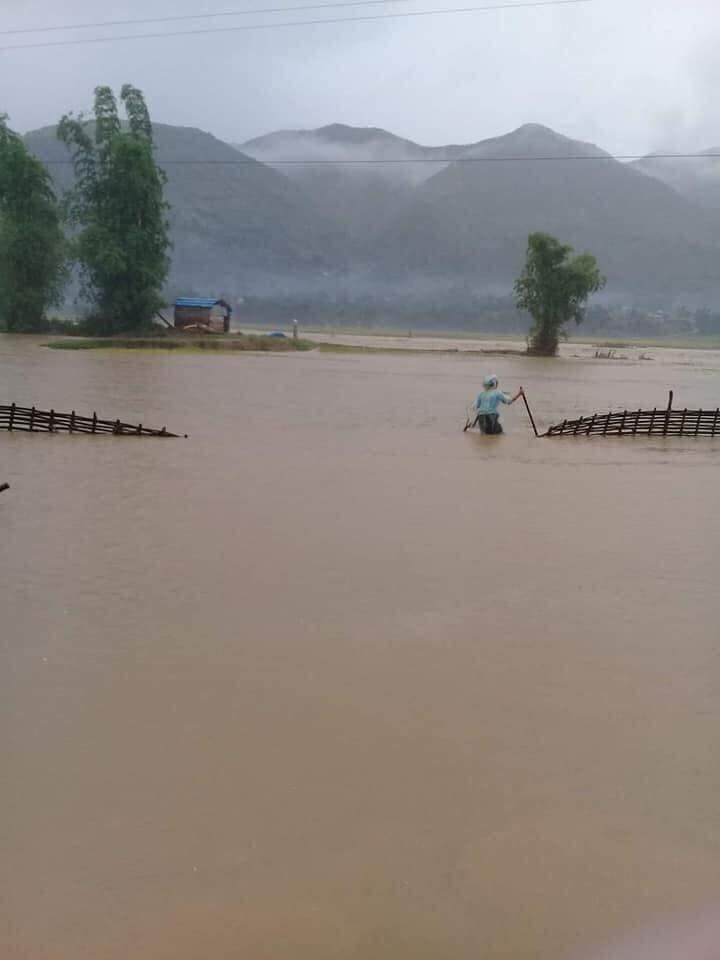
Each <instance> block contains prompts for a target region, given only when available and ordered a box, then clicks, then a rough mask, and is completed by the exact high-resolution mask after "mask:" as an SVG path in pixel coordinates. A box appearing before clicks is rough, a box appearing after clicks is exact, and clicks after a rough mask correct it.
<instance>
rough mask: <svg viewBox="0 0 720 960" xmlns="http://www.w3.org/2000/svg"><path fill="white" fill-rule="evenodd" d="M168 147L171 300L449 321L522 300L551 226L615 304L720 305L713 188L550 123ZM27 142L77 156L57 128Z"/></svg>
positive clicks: (172, 130)
mask: <svg viewBox="0 0 720 960" xmlns="http://www.w3.org/2000/svg"><path fill="white" fill-rule="evenodd" d="M155 137H156V144H157V156H158V160H159V162H160V163H161V165H164V166H165V169H166V172H167V175H168V186H167V199H168V201H169V203H170V204H171V208H172V209H171V211H170V214H169V220H170V225H171V236H172V240H173V244H174V250H173V267H172V272H171V277H170V292H171V293H176V292H183V293H188V294H189V293H205V292H218V293H223V294H224V295H228V296H246V295H257V296H284V297H290V298H292V296H297V297H299V298H304V301H305V302H306V303H312V302H315V301H317V300H318V298H320V299H322V300H323V301H324V302H326V303H327V302H329V301H333V300H337V301H338V302H339V301H345V302H347V301H352V302H361V301H363V299H364V298H365V299H367V300H374V301H383V302H388V303H390V302H391V301H392V300H393V299H394V300H395V301H396V302H399V301H400V300H401V299H404V300H406V301H407V302H411V301H412V302H422V300H423V298H434V300H435V302H436V304H438V305H439V306H438V308H437V309H438V310H440V312H442V303H443V297H444V296H446V294H445V292H446V291H449V290H453V291H455V292H457V291H461V293H460V294H459V296H461V297H466V298H468V302H470V300H473V302H475V300H476V299H477V298H478V297H481V296H483V295H485V294H487V295H489V296H490V295H496V296H507V295H509V293H510V290H511V284H512V281H513V279H514V278H515V277H516V276H517V274H518V272H519V270H520V269H521V267H522V263H523V259H524V253H525V248H526V244H527V235H528V233H530V232H531V231H533V230H544V231H547V232H550V233H554V234H556V235H557V236H558V237H560V238H561V239H562V240H563V241H565V242H568V243H571V244H573V245H574V246H575V247H576V248H577V249H578V250H585V249H587V250H589V251H590V252H592V253H594V254H595V255H596V256H597V258H598V260H599V263H600V266H601V269H602V270H603V272H604V273H605V274H607V277H608V286H607V289H606V291H605V297H606V298H607V299H610V300H612V299H614V300H617V301H620V300H624V301H625V302H634V301H636V300H637V299H638V298H645V300H648V298H649V299H650V300H653V301H654V302H656V303H658V304H663V303H670V302H673V303H678V302H688V303H695V304H698V305H708V306H712V307H715V306H716V303H717V300H716V298H717V297H718V294H719V292H720V210H718V209H715V208H714V207H713V203H712V202H711V201H710V200H705V199H702V198H703V196H704V194H702V191H700V192H699V193H698V192H696V193H693V189H694V187H692V185H687V184H685V185H680V186H678V185H677V184H675V183H671V184H670V185H669V181H670V179H671V178H670V174H669V173H668V172H667V170H666V169H665V168H663V171H662V173H663V178H660V177H659V176H658V171H657V170H655V169H652V170H651V168H653V167H654V163H653V161H652V158H648V159H647V162H646V161H642V162H641V163H639V164H623V163H620V162H618V161H616V160H614V159H613V158H612V157H611V156H610V155H609V154H607V153H605V152H604V151H603V150H601V149H600V148H599V147H596V146H595V145H593V144H590V143H584V142H582V141H576V140H572V139H569V138H567V137H564V136H562V135H560V134H558V133H556V132H555V131H553V130H550V129H549V128H547V127H544V126H541V125H539V124H526V125H524V126H522V127H520V128H518V129H517V130H515V131H513V132H511V133H508V134H506V135H504V136H501V137H495V138H492V139H489V140H484V141H480V142H477V143H471V144H450V145H447V146H434V147H427V146H423V145H421V144H417V143H414V142H413V141H411V140H407V139H403V138H401V137H398V136H395V135H394V134H392V133H390V132H388V131H385V130H381V129H379V128H355V127H349V126H345V125H342V124H333V125H331V126H328V127H322V128H320V129H318V130H296V131H293V130H282V131H277V132H274V133H270V134H268V135H266V136H263V137H258V138H255V139H254V140H251V141H248V142H247V143H245V144H241V145H240V146H239V147H237V146H232V145H230V144H227V143H224V142H222V141H220V140H218V139H216V138H215V137H213V136H212V135H210V134H208V133H204V132H203V131H200V130H196V129H191V128H186V127H173V126H168V125H165V124H156V125H155ZM26 142H27V143H28V145H29V146H30V148H31V149H32V150H33V152H34V153H35V154H36V155H37V156H39V157H41V158H42V159H46V160H62V159H65V160H66V159H67V156H68V155H67V152H66V149H65V147H64V146H63V145H62V144H60V143H59V142H58V141H57V140H56V137H55V128H50V127H48V128H44V129H42V130H38V131H35V132H33V133H31V134H28V135H27V137H26ZM239 150H240V151H241V152H238V151H239ZM287 160H291V161H296V162H293V163H283V162H282V161H287ZM318 161H320V162H318ZM334 161H344V162H342V163H336V162H334ZM716 162H717V161H714V160H712V159H710V158H709V160H708V164H709V168H708V173H707V178H706V179H707V180H708V182H709V183H711V184H712V183H714V180H713V176H714V171H715V167H714V164H715V163H716ZM50 169H51V171H52V173H53V176H54V177H55V180H56V183H57V185H58V187H60V188H64V187H67V186H68V185H69V184H70V183H71V182H72V168H71V167H70V166H69V165H68V164H64V165H62V164H61V165H52V166H51V167H50ZM651 172H652V175H649V174H650V173H651ZM673 175H674V174H673ZM662 179H665V180H667V181H668V182H662ZM473 298H474V299H473ZM447 302H448V303H449V302H450V300H449V299H448V301H447ZM388 309H389V310H391V309H392V308H391V307H390V306H389V307H388ZM451 321H452V318H451V317H450V316H449V317H448V322H451Z"/></svg>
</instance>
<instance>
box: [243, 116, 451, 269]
mask: <svg viewBox="0 0 720 960" xmlns="http://www.w3.org/2000/svg"><path fill="white" fill-rule="evenodd" d="M238 149H240V150H242V151H243V152H244V153H246V154H249V155H250V156H251V157H255V158H256V159H257V160H262V161H263V162H264V163H267V164H269V165H270V166H273V165H274V166H275V169H276V170H278V171H279V172H281V173H283V174H284V175H285V176H286V177H288V178H290V179H291V180H294V181H295V182H296V183H298V184H300V185H301V186H302V187H303V189H304V191H305V192H306V193H307V195H308V196H310V197H311V198H312V200H313V202H314V204H315V206H316V208H317V209H318V210H319V211H321V212H322V213H323V215H324V216H325V217H327V218H328V219H331V220H333V221H334V222H335V223H336V224H337V225H338V226H340V227H341V228H342V229H343V231H344V232H345V234H346V235H347V236H348V238H349V239H351V240H353V241H355V242H356V252H357V242H358V241H359V242H360V244H361V245H362V244H363V243H367V241H368V238H370V237H372V236H374V235H375V234H377V233H378V232H379V231H380V230H382V228H383V227H384V226H385V225H386V223H387V222H388V220H389V219H390V218H391V217H392V215H393V214H394V213H396V212H397V211H398V210H399V209H400V208H401V206H402V204H403V202H404V201H405V200H406V199H407V198H408V197H409V196H410V195H411V194H412V191H413V188H414V187H415V186H417V184H419V183H422V182H423V181H424V180H427V179H428V178H429V177H431V176H432V175H433V174H434V173H437V171H438V170H441V169H443V166H444V165H445V163H444V161H448V160H451V159H453V158H455V157H458V156H460V154H462V153H463V152H464V151H465V150H466V149H467V147H465V146H446V147H424V146H421V145H420V144H418V143H414V142H413V141H412V140H404V139H403V138H401V137H397V136H395V134H392V133H389V132H388V131H387V130H381V129H380V128H378V127H349V126H345V125H344V124H341V123H334V124H331V125H330V126H326V127H320V128H319V129H317V130H278V131H276V132H275V133H270V134H267V135H266V136H263V137H257V138H255V139H254V140H248V141H247V142H246V143H243V144H240V145H239V146H238ZM282 161H292V162H290V163H287V162H285V163H283V162H282ZM302 161H307V162H302Z"/></svg>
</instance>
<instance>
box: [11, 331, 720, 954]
mask: <svg viewBox="0 0 720 960" xmlns="http://www.w3.org/2000/svg"><path fill="white" fill-rule="evenodd" d="M648 352H649V353H651V354H652V355H653V356H654V357H655V359H654V360H653V361H647V362H630V361H627V362H609V361H599V362H598V361H584V360H577V359H575V360H573V359H560V360H557V361H533V360H528V359H522V358H512V359H507V358H501V357H493V358H492V359H491V361H490V363H488V362H487V361H485V360H483V358H480V357H477V356H462V355H458V356H432V355H427V356H426V355H422V356H410V355H405V356H398V355H395V356H393V355H357V356H350V355H343V356H340V355H332V354H318V353H311V354H303V355H296V356H280V355H274V356H249V355H235V356H233V355H222V356H205V355H202V354H197V355H195V354H193V355H184V356H179V355H174V354H172V355H171V354H161V353H152V354H151V353H147V354H146V353H142V354H140V353H132V352H128V353H124V352H119V351H117V352H111V351H108V352H76V353H71V352H68V353H61V352H54V351H49V350H45V349H43V348H41V347H40V346H39V345H38V344H37V343H36V342H34V341H33V340H27V339H18V338H11V337H3V338H0V382H1V383H2V388H1V392H2V396H3V398H4V399H3V401H2V402H10V401H11V400H17V401H18V402H25V403H35V404H37V405H38V406H47V407H50V406H54V407H55V408H56V409H58V410H70V409H72V408H75V409H76V410H77V411H78V412H87V411H89V412H92V411H93V410H97V412H98V415H100V416H108V417H113V418H114V417H121V418H123V419H125V420H130V421H132V420H137V421H142V422H143V423H144V424H146V425H149V426H158V427H159V426H163V425H167V427H168V428H169V429H171V430H172V429H176V430H179V431H180V432H183V433H185V432H186V433H188V434H189V439H187V440H153V439H136V438H93V437H68V436H48V435H35V436H28V435H22V436H20V435H0V465H1V467H0V480H6V481H9V482H10V483H11V485H12V486H11V490H10V491H7V492H5V493H4V494H2V495H1V497H0V610H1V611H2V613H1V616H2V626H1V628H0V629H1V634H2V647H1V652H2V667H1V669H0V711H2V718H1V720H2V722H1V725H0V751H1V763H2V773H3V787H2V794H1V796H2V799H1V800H0V833H1V835H2V842H1V849H2V856H1V857H0V910H1V911H2V922H1V925H0V948H1V949H0V954H1V955H2V957H3V958H7V960H20V958H22V960H120V958H128V957H133V958H147V960H197V958H200V957H202V958H207V960H230V958H233V960H234V958H238V957H243V958H244V957H247V958H252V960H255V958H258V960H263V958H266V960H305V958H307V960H331V958H332V960H345V958H347V960H350V958H352V960H366V958H368V960H369V958H372V960H404V958H408V960H410V958H413V960H415V958H421V957H428V958H438V957H444V958H458V960H470V958H473V960H476V958H483V960H485V958H487V960H496V958H503V960H508V958H512V960H531V958H532V960H546V958H547V960H551V958H552V960H556V958H561V957H564V956H566V955H570V954H573V955H575V953H579V954H580V955H583V954H584V951H585V950H586V949H587V950H591V949H593V947H594V946H595V945H596V944H599V943H602V942H603V941H604V940H605V939H607V938H610V937H612V936H614V935H615V934H619V933H620V932H622V931H625V930H628V929H631V928H633V927H634V926H636V925H638V924H641V923H645V922H647V921H652V920H653V918H656V917H658V916H664V917H667V916H674V915H678V916H681V915H682V914H683V913H684V912H685V911H689V910H694V909H696V908H698V907H701V906H703V905H705V904H707V903H711V902H712V901H713V900H714V899H715V898H717V896H718V895H719V894H720V807H719V806H718V795H719V793H720V765H719V764H718V759H717V758H718V736H719V734H718V730H719V729H720V727H719V726H718V722H719V720H720V694H719V692H718V685H719V682H720V653H719V644H718V641H719V640H720V628H719V627H718V624H719V623H720V592H719V591H718V577H717V569H718V543H719V539H720V484H719V483H718V477H719V474H718V465H719V463H720V439H718V440H715V441H712V440H697V441H696V440H693V439H675V440H667V441H663V440H662V439H647V438H642V439H641V438H636V439H635V440H631V439H625V438H624V439H607V438H606V439H601V438H594V439H572V438H562V439H561V438H557V439H552V440H536V439H535V438H534V437H533V436H532V434H531V432H530V429H529V426H528V423H527V419H526V416H525V414H524V411H523V409H522V407H521V406H520V405H519V404H518V405H515V406H514V407H512V408H511V409H509V410H507V411H506V412H505V414H504V422H505V425H506V428H507V431H508V432H507V434H506V435H505V436H504V437H502V438H483V437H480V436H479V435H477V434H473V435H470V434H467V435H463V434H462V432H461V427H462V424H463V422H464V416H465V413H464V408H465V404H466V403H467V402H468V401H469V400H470V399H471V398H472V396H473V395H474V394H475V392H476V390H477V387H478V385H479V383H480V381H481V379H482V376H483V375H484V374H485V373H486V372H487V371H488V369H489V368H491V369H492V371H493V372H497V373H498V374H499V375H500V377H501V381H502V385H503V386H505V387H506V388H508V389H514V388H515V387H516V385H517V384H519V383H523V384H524V385H525V387H526V389H527V392H528V396H529V398H530V400H531V402H532V403H533V405H534V412H535V415H536V418H537V420H538V421H539V423H541V424H542V425H548V424H549V423H551V422H555V421H557V420H558V419H562V418H563V417H565V416H569V415H572V414H577V413H591V412H593V411H595V410H605V409H607V408H609V407H620V408H624V407H629V408H636V407H638V406H641V405H642V406H653V405H655V404H657V405H658V406H663V405H664V403H665V401H666V396H667V389H668V388H669V387H673V388H674V389H675V395H676V405H677V404H679V405H681V406H684V405H686V404H687V405H688V406H697V405H705V406H713V407H714V406H716V405H717V404H718V402H720V354H718V353H717V352H710V351H708V352H697V353H691V352H683V351H667V352H664V351H659V350H650V351H648Z"/></svg>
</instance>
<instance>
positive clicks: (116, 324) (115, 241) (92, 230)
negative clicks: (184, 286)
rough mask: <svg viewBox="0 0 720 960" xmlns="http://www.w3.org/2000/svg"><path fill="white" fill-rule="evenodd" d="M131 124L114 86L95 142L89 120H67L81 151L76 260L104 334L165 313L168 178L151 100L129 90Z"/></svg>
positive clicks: (97, 111)
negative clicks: (160, 161) (157, 149)
mask: <svg viewBox="0 0 720 960" xmlns="http://www.w3.org/2000/svg"><path fill="white" fill-rule="evenodd" d="M120 98H121V100H122V101H123V103H124V105H125V112H126V115H127V123H126V124H122V123H121V122H120V118H119V116H118V107H117V102H116V100H115V96H114V94H113V92H112V90H111V89H110V88H109V87H97V88H96V90H95V105H94V109H93V114H94V136H91V131H92V124H91V123H90V122H88V121H86V120H85V118H84V117H82V116H80V117H73V116H71V115H70V116H64V117H63V118H62V120H61V121H60V124H59V126H58V131H57V132H58V137H59V138H60V140H62V141H63V143H65V144H66V145H67V146H69V147H70V148H72V149H73V162H74V166H75V176H76V185H75V187H74V189H73V190H71V191H70V192H69V193H68V195H67V206H68V214H69V218H70V222H71V223H72V224H73V225H74V226H75V228H76V229H77V236H76V239H75V243H74V249H75V255H76V258H77V260H78V262H79V264H80V268H81V276H82V280H83V294H84V295H85V297H86V298H87V299H88V300H89V301H90V302H91V303H92V304H93V313H92V320H93V325H94V327H95V330H96V332H97V333H101V334H112V333H120V332H125V331H128V330H133V329H137V328H140V327H143V326H144V325H147V324H148V323H150V322H151V321H152V318H153V316H154V314H155V311H156V310H158V309H159V308H160V307H161V306H162V302H163V300H162V296H161V293H162V289H163V286H164V284H165V280H166V278H167V273H168V268H169V265H170V261H169V258H168V250H169V247H170V241H169V239H168V224H167V220H166V211H167V209H168V205H167V204H166V203H165V200H164V198H163V190H164V186H165V182H166V177H165V174H164V172H163V171H162V170H161V169H160V167H159V166H158V165H157V163H156V162H155V156H154V146H153V131H152V124H151V122H150V114H149V113H148V109H147V106H146V104H145V99H144V97H143V95H142V93H141V92H140V91H139V90H137V89H135V87H132V86H130V85H129V84H126V85H125V86H124V87H123V88H122V91H121V93H120Z"/></svg>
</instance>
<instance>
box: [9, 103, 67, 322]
mask: <svg viewBox="0 0 720 960" xmlns="http://www.w3.org/2000/svg"><path fill="white" fill-rule="evenodd" d="M64 268H65V239H64V236H63V232H62V227H61V221H60V215H59V211H58V205H57V202H56V198H55V194H54V192H53V189H52V181H51V180H50V175H49V174H48V172H47V170H46V168H45V167H44V166H43V165H42V163H40V161H39V160H36V159H35V157H33V156H32V154H31V153H30V152H29V151H28V150H27V148H26V146H25V144H24V143H23V141H22V139H21V137H19V136H18V134H16V133H14V132H13V131H12V130H10V128H9V127H8V125H7V118H6V117H5V116H4V115H0V321H2V323H3V325H4V326H5V327H6V329H8V330H13V331H33V330H42V329H43V327H44V326H45V324H46V317H45V313H46V310H47V308H48V307H49V306H52V305H54V304H56V303H58V302H59V301H60V299H61V295H62V288H63V284H64V281H65V269H64Z"/></svg>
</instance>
